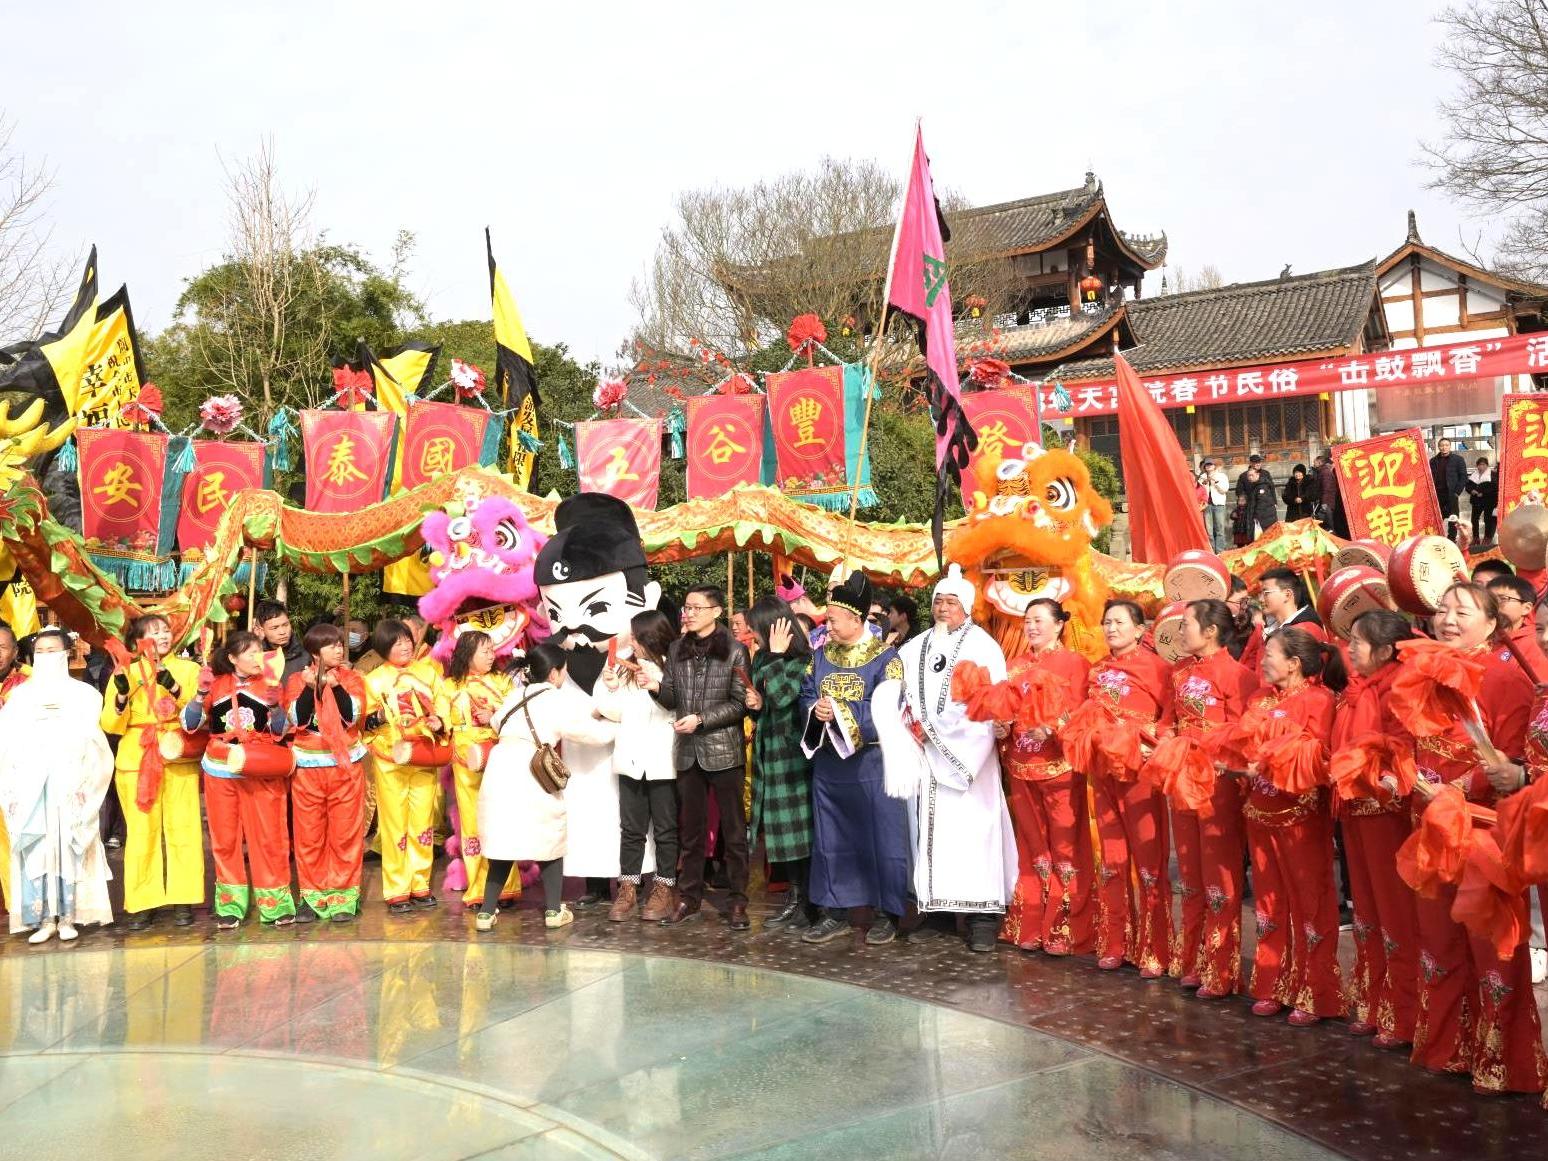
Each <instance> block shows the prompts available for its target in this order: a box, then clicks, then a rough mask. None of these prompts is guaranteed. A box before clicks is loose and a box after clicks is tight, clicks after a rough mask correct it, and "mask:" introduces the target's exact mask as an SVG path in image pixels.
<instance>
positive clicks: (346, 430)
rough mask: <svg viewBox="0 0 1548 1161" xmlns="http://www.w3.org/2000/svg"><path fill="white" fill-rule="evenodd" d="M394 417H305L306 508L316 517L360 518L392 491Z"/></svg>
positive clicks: (344, 413) (311, 414)
mask: <svg viewBox="0 0 1548 1161" xmlns="http://www.w3.org/2000/svg"><path fill="white" fill-rule="evenodd" d="M397 426H398V417H397V416H396V415H393V414H392V413H391V412H390V411H303V412H302V413H301V443H302V447H303V448H304V449H305V452H306V506H307V508H308V509H309V510H311V511H313V512H358V511H359V510H360V509H362V508H364V507H366V506H367V505H368V504H375V503H378V502H379V501H380V500H381V498H382V496H383V495H385V494H386V491H387V473H388V470H389V469H390V468H391V467H392V437H393V435H394V433H395V432H396V431H397Z"/></svg>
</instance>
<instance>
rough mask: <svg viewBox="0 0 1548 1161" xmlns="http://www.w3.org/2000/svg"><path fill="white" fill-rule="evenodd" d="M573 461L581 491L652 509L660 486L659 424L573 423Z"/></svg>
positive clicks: (637, 421)
mask: <svg viewBox="0 0 1548 1161" xmlns="http://www.w3.org/2000/svg"><path fill="white" fill-rule="evenodd" d="M575 461H576V470H577V473H578V474H579V476H580V490H581V491H582V492H606V493H607V494H608V495H609V496H617V497H618V498H619V499H620V500H623V501H625V502H627V503H629V504H632V505H633V506H634V507H636V508H647V509H649V508H654V507H655V506H656V489H657V487H658V486H659V485H660V483H661V421H660V420H659V419H596V420H585V421H582V422H581V423H577V424H576V425H575Z"/></svg>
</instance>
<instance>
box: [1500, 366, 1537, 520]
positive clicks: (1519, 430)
mask: <svg viewBox="0 0 1548 1161" xmlns="http://www.w3.org/2000/svg"><path fill="white" fill-rule="evenodd" d="M1503 412H1504V423H1502V424H1501V425H1500V426H1501V428H1502V429H1503V430H1502V432H1501V435H1500V462H1499V466H1498V467H1497V468H1496V469H1495V472H1496V475H1495V478H1496V479H1497V480H1498V481H1499V485H1500V506H1499V513H1500V519H1502V520H1503V519H1504V518H1505V514H1506V513H1507V512H1509V511H1510V510H1511V509H1512V508H1515V507H1517V506H1518V505H1520V504H1524V503H1533V504H1548V394H1545V395H1506V396H1505V401H1504V406H1503Z"/></svg>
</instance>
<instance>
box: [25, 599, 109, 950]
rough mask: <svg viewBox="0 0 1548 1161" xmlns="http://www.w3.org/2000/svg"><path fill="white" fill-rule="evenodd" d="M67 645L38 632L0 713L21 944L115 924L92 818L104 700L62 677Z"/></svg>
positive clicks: (103, 780) (97, 797)
mask: <svg viewBox="0 0 1548 1161" xmlns="http://www.w3.org/2000/svg"><path fill="white" fill-rule="evenodd" d="M68 649H69V643H68V641H67V639H66V638H65V636H64V634H63V633H61V632H59V631H57V630H53V631H50V630H45V631H44V632H42V633H40V634H39V635H38V637H37V639H36V641H35V642H34V644H33V660H32V676H31V677H30V678H28V679H27V680H26V681H25V682H23V683H22V684H21V685H19V686H17V688H16V690H15V691H14V692H13V693H12V694H11V696H10V697H9V698H8V699H7V700H6V703H5V707H4V708H3V709H0V812H3V813H4V815H5V823H6V827H7V828H8V829H9V831H10V834H11V866H10V871H11V887H12V890H13V891H14V893H15V894H14V898H13V899H12V900H11V931H12V933H15V932H18V931H25V930H27V929H28V928H36V930H35V931H34V932H33V935H32V937H31V939H30V940H29V942H31V943H43V942H45V941H47V940H48V939H51V938H52V937H53V936H54V934H55V933H56V932H57V933H58V935H59V938H60V939H62V940H67V941H68V940H72V939H74V938H75V937H76V935H77V931H76V925H77V924H81V923H111V922H113V910H112V906H111V905H110V904H109V902H108V890H107V882H108V866H107V857H106V855H105V854H104V852H103V849H102V837H101V835H100V834H99V832H98V812H99V811H100V810H101V807H102V799H103V797H104V796H105V795H106V794H107V790H108V787H109V786H110V785H111V784H112V781H113V753H112V751H111V750H109V749H108V744H107V738H106V737H104V736H103V733H102V730H101V728H100V727H99V726H98V724H97V722H98V720H99V719H100V718H101V716H102V695H101V694H99V693H98V692H97V691H96V690H95V689H93V688H92V687H91V686H89V685H86V684H85V683H84V682H80V681H76V680H75V679H74V678H72V677H71V676H70V668H69V653H68Z"/></svg>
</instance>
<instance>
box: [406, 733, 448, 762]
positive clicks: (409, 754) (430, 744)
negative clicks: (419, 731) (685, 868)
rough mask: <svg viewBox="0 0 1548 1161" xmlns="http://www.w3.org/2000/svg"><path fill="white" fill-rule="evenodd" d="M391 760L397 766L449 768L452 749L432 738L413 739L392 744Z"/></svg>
mask: <svg viewBox="0 0 1548 1161" xmlns="http://www.w3.org/2000/svg"><path fill="white" fill-rule="evenodd" d="M392 760H393V761H394V762H396V763H397V764H398V765H399V766H449V765H451V760H452V748H451V746H450V745H449V744H448V743H446V742H437V741H435V740H434V739H432V738H414V739H413V740H412V741H408V740H405V741H399V742H394V743H393V745H392Z"/></svg>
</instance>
